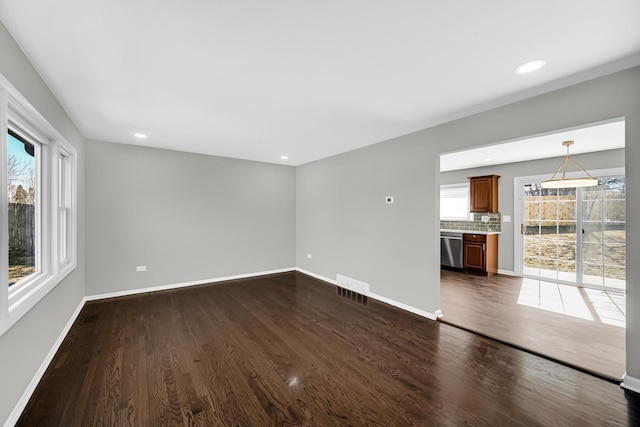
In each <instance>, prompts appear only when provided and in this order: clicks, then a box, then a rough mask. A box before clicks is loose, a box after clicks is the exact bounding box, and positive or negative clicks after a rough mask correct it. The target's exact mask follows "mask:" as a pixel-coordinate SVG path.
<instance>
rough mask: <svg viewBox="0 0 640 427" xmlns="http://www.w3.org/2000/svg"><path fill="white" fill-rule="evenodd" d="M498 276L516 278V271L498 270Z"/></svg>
mask: <svg viewBox="0 0 640 427" xmlns="http://www.w3.org/2000/svg"><path fill="white" fill-rule="evenodd" d="M498 274H504V275H506V276H515V275H516V272H515V271H510V270H500V269H498Z"/></svg>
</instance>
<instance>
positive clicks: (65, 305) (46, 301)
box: [0, 24, 85, 424]
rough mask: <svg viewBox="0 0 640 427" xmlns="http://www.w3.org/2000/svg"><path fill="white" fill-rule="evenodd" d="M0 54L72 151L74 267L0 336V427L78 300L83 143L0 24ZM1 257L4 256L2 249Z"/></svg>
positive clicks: (10, 75)
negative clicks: (74, 160)
mask: <svg viewBox="0 0 640 427" xmlns="http://www.w3.org/2000/svg"><path fill="white" fill-rule="evenodd" d="M0 52H2V54H0V73H2V75H3V76H4V77H5V78H6V79H7V80H8V81H9V82H10V83H11V84H12V85H13V86H14V87H15V88H16V89H17V90H18V91H19V92H20V93H21V94H22V95H23V96H24V97H25V98H26V99H27V100H28V101H29V102H30V103H31V104H32V105H33V107H35V109H36V110H37V111H38V112H39V113H40V114H41V115H42V116H44V118H45V119H46V120H47V121H48V122H49V123H50V124H51V125H52V126H53V127H55V128H56V130H57V131H58V132H59V133H60V134H62V135H63V136H64V137H65V139H66V140H67V141H68V142H69V143H71V144H72V145H73V146H74V147H75V148H76V150H77V152H78V171H77V172H78V194H77V196H78V260H77V267H76V269H75V270H74V271H73V272H72V273H71V274H70V275H69V276H67V277H66V278H65V279H64V280H63V281H62V282H60V283H59V284H58V285H57V286H56V287H55V288H54V289H53V290H52V291H51V292H49V293H48V294H47V295H46V296H45V297H44V298H43V299H41V300H40V302H39V303H38V304H37V305H36V306H34V307H33V308H32V309H31V310H30V311H29V312H28V313H27V314H25V315H24V316H23V317H22V318H21V319H20V320H18V322H17V323H15V324H14V325H13V326H12V327H11V328H10V329H9V330H8V331H6V332H5V333H4V334H3V335H2V336H0V360H1V361H2V363H0V384H1V385H0V387H1V388H2V398H0V424H4V420H6V419H7V418H8V417H9V414H10V413H11V411H12V410H13V409H14V407H15V406H16V404H17V402H18V400H19V399H20V397H21V396H22V394H23V393H24V391H25V389H26V388H27V386H28V385H29V383H30V382H31V380H32V378H33V377H34V375H35V374H36V372H37V371H38V369H39V368H40V365H41V364H42V362H43V361H44V360H45V358H46V357H47V355H48V353H49V351H50V350H51V348H52V347H53V345H54V343H55V342H56V340H57V339H58V337H59V336H60V334H61V332H62V331H63V329H64V328H65V326H66V324H67V322H68V321H69V319H70V318H71V316H72V315H73V313H74V311H75V309H76V308H77V307H78V305H79V304H80V302H81V301H82V297H83V296H84V265H85V256H84V250H85V246H84V239H85V226H84V222H85V210H84V193H85V179H84V163H85V141H84V138H83V137H82V135H81V134H80V132H79V131H78V129H77V128H76V127H75V125H74V124H73V122H72V121H71V119H69V117H68V116H67V114H66V113H65V111H64V109H63V108H62V107H61V106H60V104H59V103H58V101H57V100H56V99H55V97H54V96H53V94H52V93H51V92H50V91H49V89H48V88H47V86H46V84H45V83H44V81H42V79H41V78H40V76H39V75H38V73H37V72H36V70H35V69H34V68H33V66H32V65H31V63H30V62H29V60H28V59H27V58H26V57H25V55H24V54H23V53H22V51H21V50H20V47H18V45H17V44H16V43H15V41H14V40H13V38H12V37H11V35H9V33H8V31H7V30H6V28H5V27H4V26H3V25H2V24H0ZM1 253H2V254H3V256H6V255H5V254H6V249H3V250H2V252H1ZM5 286H6V285H5Z"/></svg>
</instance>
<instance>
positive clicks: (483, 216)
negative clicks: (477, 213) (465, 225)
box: [480, 215, 489, 224]
mask: <svg viewBox="0 0 640 427" xmlns="http://www.w3.org/2000/svg"><path fill="white" fill-rule="evenodd" d="M480 219H481V220H482V222H484V223H485V224H486V223H488V222H489V215H482V217H481V218H480Z"/></svg>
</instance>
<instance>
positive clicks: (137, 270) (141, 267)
mask: <svg viewBox="0 0 640 427" xmlns="http://www.w3.org/2000/svg"><path fill="white" fill-rule="evenodd" d="M143 271H147V266H146V265H138V266H137V267H136V273H142V272H143Z"/></svg>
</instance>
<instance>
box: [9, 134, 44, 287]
mask: <svg viewBox="0 0 640 427" xmlns="http://www.w3.org/2000/svg"><path fill="white" fill-rule="evenodd" d="M37 152H38V150H37V147H36V146H34V145H33V144H30V143H29V142H27V141H26V140H23V139H22V138H19V137H18V136H17V135H14V134H13V133H11V132H10V133H9V135H7V187H8V188H7V196H8V202H9V205H8V217H9V218H8V224H9V230H8V237H9V248H8V250H9V286H12V285H14V284H15V283H17V282H19V281H20V280H22V279H23V278H25V277H27V276H29V275H30V274H32V273H34V272H35V271H36V266H37V259H36V255H37V253H38V251H37V247H36V246H37V245H38V239H37V235H36V233H37V225H36V218H37V210H36V208H37V206H36V204H37V201H38V194H37V193H38V179H37V171H38V168H37Z"/></svg>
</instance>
